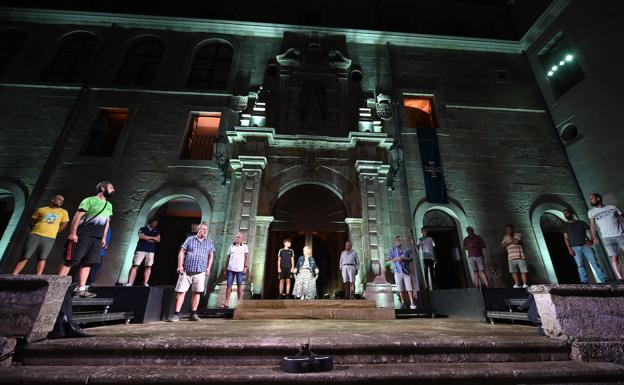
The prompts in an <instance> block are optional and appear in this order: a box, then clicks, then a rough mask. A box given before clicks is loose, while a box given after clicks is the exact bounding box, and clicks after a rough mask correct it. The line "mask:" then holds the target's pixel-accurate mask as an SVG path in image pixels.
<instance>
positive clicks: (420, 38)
mask: <svg viewBox="0 0 624 385" xmlns="http://www.w3.org/2000/svg"><path fill="white" fill-rule="evenodd" d="M0 20H2V21H4V22H5V24H6V22H11V21H13V22H27V23H38V24H76V25H90V26H99V27H110V26H112V25H113V24H114V25H116V26H118V27H121V28H143V29H155V30H171V31H180V32H205V33H214V34H225V35H242V36H253V37H266V38H282V37H283V34H284V32H300V33H309V32H317V33H326V34H341V35H345V37H346V40H347V42H350V43H356V44H386V43H389V44H393V45H397V46H404V47H420V48H437V49H452V50H465V51H485V52H500V53H520V52H521V46H520V44H519V43H518V42H517V41H511V40H496V39H479V38H468V37H455V36H438V35H424V34H412V33H398V32H385V31H373V30H365V29H346V28H323V27H310V26H296V25H287V24H268V23H257V22H240V21H227V20H211V19H194V18H173V17H162V16H147V15H124V14H113V13H103V12H102V13H99V12H83V11H62V10H47V9H25V8H14V7H0Z"/></svg>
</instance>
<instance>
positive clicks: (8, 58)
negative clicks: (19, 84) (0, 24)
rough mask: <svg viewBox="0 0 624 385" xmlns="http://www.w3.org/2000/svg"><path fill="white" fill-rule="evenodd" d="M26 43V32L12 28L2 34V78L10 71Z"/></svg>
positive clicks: (0, 40) (0, 71)
mask: <svg viewBox="0 0 624 385" xmlns="http://www.w3.org/2000/svg"><path fill="white" fill-rule="evenodd" d="M25 42H26V32H24V31H22V30H21V29H17V28H10V29H7V30H4V31H2V32H1V33H0V76H2V75H4V74H5V73H6V71H7V70H8V69H9V66H10V65H11V63H13V60H15V57H17V54H18V53H19V52H20V50H21V49H22V47H23V46H24V43H25Z"/></svg>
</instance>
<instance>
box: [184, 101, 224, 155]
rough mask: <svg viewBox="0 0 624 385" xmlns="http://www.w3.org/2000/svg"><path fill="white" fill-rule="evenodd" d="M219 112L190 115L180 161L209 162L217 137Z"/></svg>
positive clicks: (219, 121) (219, 120)
mask: <svg viewBox="0 0 624 385" xmlns="http://www.w3.org/2000/svg"><path fill="white" fill-rule="evenodd" d="M220 123H221V113H220V112H201V113H194V114H192V115H191V119H190V121H189V127H188V130H187V134H186V139H185V140H184V148H183V149H182V159H191V160H211V159H212V157H213V154H214V142H215V139H216V138H217V136H219V124H220Z"/></svg>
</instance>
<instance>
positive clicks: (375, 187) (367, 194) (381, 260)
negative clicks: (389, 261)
mask: <svg viewBox="0 0 624 385" xmlns="http://www.w3.org/2000/svg"><path fill="white" fill-rule="evenodd" d="M355 169H356V170H357V172H358V173H359V175H360V191H361V194H362V217H363V221H362V242H363V245H362V250H363V251H364V252H365V257H366V258H367V260H370V274H369V277H368V279H367V283H366V287H365V292H364V296H365V297H366V298H367V299H375V301H377V307H394V299H393V293H392V286H391V285H390V283H388V281H387V280H386V276H385V253H386V251H385V247H384V244H383V221H382V213H383V205H384V202H383V195H382V194H381V189H383V188H385V181H386V177H387V175H388V171H389V170H390V166H389V165H385V164H383V163H382V162H378V161H368V160H358V161H356V162H355Z"/></svg>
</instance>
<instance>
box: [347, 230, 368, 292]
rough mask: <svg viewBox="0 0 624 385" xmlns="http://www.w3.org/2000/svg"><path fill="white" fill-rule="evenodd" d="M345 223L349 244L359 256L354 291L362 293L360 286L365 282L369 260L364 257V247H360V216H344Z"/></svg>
mask: <svg viewBox="0 0 624 385" xmlns="http://www.w3.org/2000/svg"><path fill="white" fill-rule="evenodd" d="M345 223H346V224H347V226H348V227H349V240H350V241H351V246H352V247H353V250H355V251H356V252H357V253H358V255H359V257H360V265H359V266H358V275H357V277H356V278H355V292H356V293H359V294H362V291H363V290H362V286H363V283H364V282H365V281H364V280H365V279H366V276H367V273H368V267H369V266H370V260H368V259H366V257H365V254H364V249H363V247H362V218H345Z"/></svg>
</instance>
